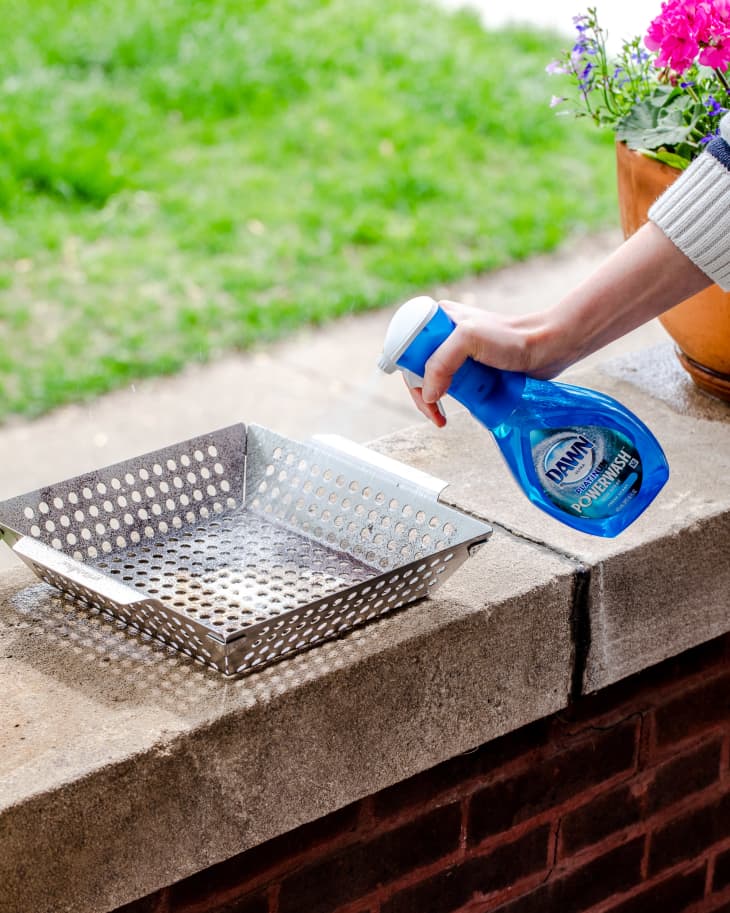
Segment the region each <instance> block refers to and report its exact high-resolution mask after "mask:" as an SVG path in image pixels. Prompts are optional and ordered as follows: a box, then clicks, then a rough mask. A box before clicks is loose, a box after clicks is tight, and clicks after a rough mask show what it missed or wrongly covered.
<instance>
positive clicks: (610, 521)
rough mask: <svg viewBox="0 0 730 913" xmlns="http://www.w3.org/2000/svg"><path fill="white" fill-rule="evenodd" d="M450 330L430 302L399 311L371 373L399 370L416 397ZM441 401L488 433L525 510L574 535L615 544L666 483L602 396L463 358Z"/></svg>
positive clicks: (658, 463) (623, 413)
mask: <svg viewBox="0 0 730 913" xmlns="http://www.w3.org/2000/svg"><path fill="white" fill-rule="evenodd" d="M455 326H456V325H455V324H454V322H453V321H452V320H451V318H450V317H449V316H448V315H447V314H446V312H445V311H443V310H442V309H441V308H440V307H439V306H438V304H437V303H436V302H435V301H434V300H433V299H432V298H427V297H425V296H422V297H419V298H413V299H411V300H410V301H407V302H406V303H405V304H404V305H402V306H401V307H400V308H399V309H398V311H397V312H396V314H395V316H394V317H393V319H392V320H391V322H390V326H389V327H388V331H387V333H386V337H385V344H384V347H383V354H382V355H381V357H380V359H379V360H378V367H379V368H380V369H381V370H383V371H385V372H386V373H387V374H392V373H393V372H394V371H395V370H396V368H399V369H400V370H401V371H402V372H403V374H404V376H405V379H406V382H407V383H408V384H409V386H411V387H421V386H422V385H423V375H424V372H425V364H426V361H427V360H428V359H429V358H430V356H431V355H432V354H433V353H434V352H435V351H436V349H437V348H438V347H439V346H440V345H441V343H442V342H444V340H445V339H446V338H447V337H448V336H449V335H450V334H451V332H452V331H453V330H454V328H455ZM449 395H450V396H452V397H453V398H454V399H455V400H457V401H458V402H460V403H461V404H462V405H463V406H466V408H467V409H468V410H469V411H470V412H471V414H472V415H473V416H474V417H475V418H476V419H477V420H478V421H479V422H481V424H482V425H484V426H485V427H486V428H488V429H489V431H491V433H492V435H493V437H494V440H495V441H496V443H497V445H498V446H499V448H500V450H501V452H502V455H503V457H504V458H505V460H506V461H507V464H508V466H509V468H510V470H511V471H512V474H513V476H514V477H515V479H516V481H517V483H518V484H519V485H520V487H521V488H522V489H523V491H524V492H525V494H526V495H527V497H528V498H529V499H530V501H532V503H533V504H535V505H536V506H537V507H539V508H541V509H542V510H544V511H545V512H546V513H548V514H550V516H552V517H554V518H555V519H556V520H560V521H561V522H562V523H566V524H567V525H568V526H572V527H573V528H574V529H577V530H580V531H581V532H584V533H590V534H592V535H594V536H604V537H611V536H616V535H618V533H620V532H622V531H623V530H624V529H626V527H627V526H629V524H631V523H633V521H634V520H635V519H636V518H637V517H638V516H639V515H640V514H641V513H642V512H643V511H644V510H645V509H646V508H647V507H648V506H649V504H651V502H652V501H653V500H654V498H655V497H656V495H657V494H658V492H659V491H660V489H661V488H662V486H663V485H664V483H665V482H666V481H667V479H668V478H669V466H668V464H667V460H666V457H665V456H664V453H663V451H662V448H661V447H660V446H659V443H658V441H657V440H656V438H655V437H654V435H653V434H652V433H651V431H649V429H648V428H647V427H646V425H644V424H643V422H641V421H640V420H639V419H638V418H637V417H636V416H635V415H634V414H633V413H632V412H630V411H629V410H628V409H627V408H626V407H625V406H622V405H621V403H619V402H617V401H616V400H615V399H612V398H611V397H610V396H606V395H604V394H602V393H597V392H596V391H594V390H588V389H586V388H584V387H576V386H570V385H568V384H563V383H556V382H555V381H545V380H535V379H534V378H531V377H527V376H526V375H524V374H519V373H515V372H512V371H499V370H497V369H496V368H491V367H488V366H486V365H483V364H481V363H480V362H477V361H474V360H473V359H471V358H467V360H466V361H465V362H464V364H463V365H462V366H461V367H460V368H459V370H458V371H457V372H456V374H455V375H454V377H453V379H452V381H451V386H450V388H449Z"/></svg>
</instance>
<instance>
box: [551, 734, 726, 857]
mask: <svg viewBox="0 0 730 913" xmlns="http://www.w3.org/2000/svg"><path fill="white" fill-rule="evenodd" d="M721 753H722V743H721V742H720V741H719V740H714V741H712V742H708V743H705V744H703V745H700V746H699V748H696V749H694V750H692V751H689V752H686V753H685V754H683V755H682V756H681V757H678V758H674V759H672V760H671V761H667V762H666V763H665V764H661V765H660V766H658V767H657V768H656V770H655V771H654V773H653V775H652V777H651V779H650V780H649V781H648V782H647V785H646V788H645V789H642V790H640V789H639V788H638V787H637V786H635V785H632V784H628V783H625V784H622V785H621V786H619V787H617V788H616V789H612V790H610V791H609V792H607V793H601V794H599V795H598V796H595V797H594V798H592V799H591V800H590V802H588V803H586V805H583V806H581V807H580V808H577V809H575V811H570V812H567V813H566V814H565V815H564V816H563V819H562V822H561V825H560V840H561V846H562V850H563V853H564V854H565V855H569V854H571V853H575V852H577V851H578V850H580V849H582V848H583V847H585V846H590V845H591V844H594V843H598V842H599V841H600V840H603V839H604V838H605V837H607V836H609V835H610V834H614V833H616V832H617V831H620V830H623V829H624V828H626V827H630V826H631V825H633V824H638V823H639V822H640V821H642V820H643V819H645V818H647V817H649V816H651V815H653V814H655V813H656V812H658V811H660V810H661V809H662V808H665V807H666V806H668V805H671V804H673V803H674V802H679V801H680V800H681V799H683V798H685V797H686V796H689V795H691V794H692V793H694V792H699V791H700V790H703V789H706V788H707V787H709V786H711V785H712V784H713V783H716V782H717V781H718V778H719V774H720V758H721Z"/></svg>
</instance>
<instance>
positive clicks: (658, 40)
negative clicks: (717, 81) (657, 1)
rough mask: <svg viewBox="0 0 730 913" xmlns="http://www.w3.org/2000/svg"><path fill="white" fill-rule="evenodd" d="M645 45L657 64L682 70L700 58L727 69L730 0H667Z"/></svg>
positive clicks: (654, 22) (704, 62)
mask: <svg viewBox="0 0 730 913" xmlns="http://www.w3.org/2000/svg"><path fill="white" fill-rule="evenodd" d="M644 44H645V45H646V46H647V47H648V48H649V50H651V51H656V52H657V59H656V64H657V66H658V67H669V68H670V69H672V70H674V71H675V72H676V73H683V72H684V71H685V70H687V69H689V67H691V66H692V64H693V63H694V62H695V61H696V60H699V62H700V63H701V64H702V65H703V66H710V67H715V68H718V69H725V67H726V66H727V64H728V62H729V61H730V0H664V3H662V11H661V13H660V14H659V15H658V16H657V17H656V18H655V19H654V20H653V22H652V23H651V24H650V25H649V29H648V31H647V33H646V36H645V38H644Z"/></svg>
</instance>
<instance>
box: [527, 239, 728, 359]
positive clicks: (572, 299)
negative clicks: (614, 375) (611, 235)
mask: <svg viewBox="0 0 730 913" xmlns="http://www.w3.org/2000/svg"><path fill="white" fill-rule="evenodd" d="M710 281H711V280H710V279H709V278H708V277H707V276H706V275H705V273H704V272H702V270H701V269H700V268H699V267H698V266H696V265H695V264H694V263H693V262H692V260H690V259H689V258H688V257H687V256H686V255H685V254H683V253H682V251H681V250H679V248H678V247H677V246H676V245H675V244H674V243H673V242H672V241H670V240H669V239H668V238H667V236H666V235H665V234H664V232H663V231H662V230H661V229H660V228H658V227H657V226H656V225H655V224H654V223H652V222H648V223H647V224H646V225H644V226H643V227H642V228H641V229H640V230H639V231H638V232H636V234H634V235H632V237H630V238H629V239H628V240H627V241H625V242H624V243H623V244H622V245H621V246H620V247H619V248H618V249H617V250H616V251H615V252H614V253H613V254H612V255H611V256H610V257H609V258H608V259H607V260H606V261H605V262H604V263H603V264H602V265H601V266H600V267H599V268H598V269H597V270H596V271H595V272H594V273H593V274H592V275H591V276H589V277H588V278H587V279H586V280H585V281H584V282H582V283H581V284H580V285H578V286H577V287H576V288H575V289H573V290H572V291H571V292H569V293H568V295H566V297H565V298H563V299H562V300H561V301H560V302H558V304H556V305H555V306H553V307H552V308H549V309H548V310H547V311H545V312H544V313H543V314H542V315H536V318H537V319H536V326H535V328H534V331H535V333H536V334H537V336H538V337H539V336H540V335H541V336H542V339H541V340H540V339H535V340H534V341H533V345H532V346H531V351H532V352H533V353H534V354H535V356H536V357H538V358H539V359H540V362H539V363H537V362H536V363H535V365H534V373H536V374H538V375H539V376H551V375H552V374H556V373H558V372H559V371H561V370H562V369H563V368H565V367H567V366H568V365H570V364H572V363H573V362H575V361H578V360H579V359H580V358H583V357H585V356H586V355H590V354H591V353H592V352H595V351H596V350H598V349H600V348H602V347H603V346H605V345H607V344H608V343H609V342H612V341H613V340H615V339H618V338H619V337H620V336H623V335H624V334H625V333H628V332H630V331H631V330H633V329H636V327H638V326H640V325H641V324H643V323H646V321H648V320H651V319H652V318H653V317H656V316H657V315H659V314H661V313H662V312H663V311H665V310H667V309H668V308H670V307H672V306H673V305H675V304H678V303H679V302H680V301H683V300H684V299H685V298H689V297H690V296H691V295H694V294H695V293H696V292H698V291H700V290H701V289H703V288H705V287H707V286H708V285H710Z"/></svg>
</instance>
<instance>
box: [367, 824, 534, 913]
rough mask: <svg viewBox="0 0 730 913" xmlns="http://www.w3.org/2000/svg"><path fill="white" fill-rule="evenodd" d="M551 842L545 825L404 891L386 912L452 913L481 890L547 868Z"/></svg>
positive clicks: (500, 886) (502, 885)
mask: <svg viewBox="0 0 730 913" xmlns="http://www.w3.org/2000/svg"><path fill="white" fill-rule="evenodd" d="M549 842H550V828H549V827H548V826H547V825H543V826H542V827H539V828H536V829H535V830H534V831H530V832H529V833H527V834H525V835H524V836H522V837H520V838H519V839H518V840H514V841H512V842H511V843H505V844H503V845H501V846H499V847H497V848H496V849H495V850H493V852H491V853H489V854H487V855H484V856H478V857H476V858H472V859H469V860H467V861H466V862H463V863H461V864H459V865H455V866H453V867H451V868H449V869H448V871H445V872H441V873H440V874H438V875H435V876H433V877H432V878H429V879H427V880H426V881H422V882H421V883H420V884H417V885H415V886H414V887H411V888H408V889H406V890H405V891H400V892H399V893H398V894H395V895H394V896H393V897H392V898H391V899H390V900H389V901H388V902H387V903H385V904H383V907H382V913H451V911H453V910H458V909H459V908H460V907H462V906H464V904H466V903H467V902H468V901H469V900H470V899H471V898H472V897H473V896H474V894H476V893H477V892H478V893H480V894H490V893H492V892H493V891H499V890H502V889H504V888H507V887H509V886H510V885H512V884H514V883H515V882H517V881H519V880H520V879H522V878H526V877H527V876H529V875H532V874H534V873H536V872H540V871H543V870H544V869H545V867H546V864H547V853H548V846H549Z"/></svg>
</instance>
